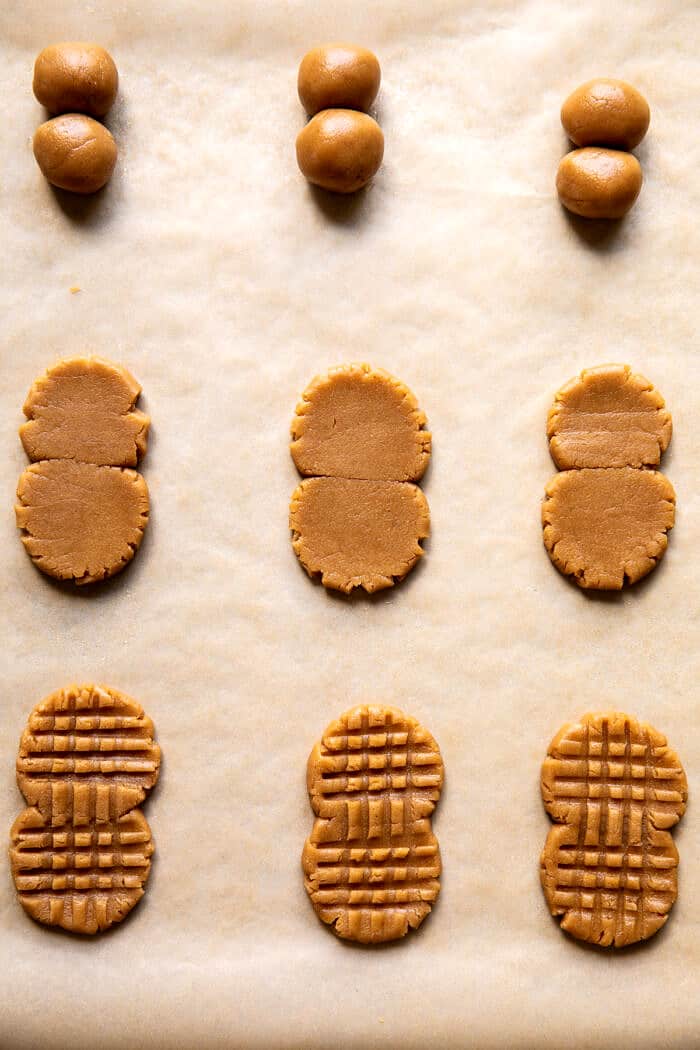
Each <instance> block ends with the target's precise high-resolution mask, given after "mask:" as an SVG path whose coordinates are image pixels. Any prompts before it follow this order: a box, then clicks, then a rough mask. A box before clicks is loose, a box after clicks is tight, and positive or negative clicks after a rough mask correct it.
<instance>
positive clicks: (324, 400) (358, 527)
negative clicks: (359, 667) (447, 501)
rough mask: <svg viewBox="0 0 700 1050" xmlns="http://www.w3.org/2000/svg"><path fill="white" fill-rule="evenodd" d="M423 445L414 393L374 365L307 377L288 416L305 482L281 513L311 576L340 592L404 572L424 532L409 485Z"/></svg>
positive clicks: (421, 501) (426, 436) (427, 444)
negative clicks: (291, 416)
mask: <svg viewBox="0 0 700 1050" xmlns="http://www.w3.org/2000/svg"><path fill="white" fill-rule="evenodd" d="M430 449H431V435H430V433H429V432H428V431H427V430H426V419H425V416H424V414H423V413H422V412H421V410H420V409H419V408H418V404H417V402H416V399H415V398H414V396H413V394H411V392H410V390H408V389H407V387H405V386H404V385H403V383H401V382H400V381H399V380H398V379H394V377H393V376H390V375H389V374H388V373H387V372H384V371H383V370H382V369H376V368H372V367H371V366H370V365H367V364H359V365H341V366H340V367H338V368H333V369H331V370H330V371H329V372H328V373H327V374H326V375H324V376H318V377H317V378H316V379H314V380H313V382H312V383H311V384H310V385H309V386H308V387H307V389H306V390H305V391H304V393H303V395H302V400H301V401H300V403H299V404H298V405H297V409H296V413H295V416H294V419H293V421H292V444H291V453H292V458H293V459H294V462H295V463H296V466H297V469H298V470H299V473H300V474H303V475H305V480H304V481H302V483H301V484H300V485H299V487H298V488H297V489H296V491H295V492H294V494H293V496H292V502H291V506H290V514H289V525H290V528H291V531H292V537H293V540H292V542H293V546H294V550H295V551H296V554H297V556H298V558H299V560H300V561H301V563H302V565H303V566H304V568H305V569H306V571H307V572H308V574H309V576H312V577H316V576H318V577H320V578H321V582H322V583H323V585H324V587H329V588H332V589H334V590H339V591H344V592H346V593H349V592H350V591H352V590H353V589H354V588H355V587H363V588H364V589H365V590H366V591H368V592H370V593H371V592H373V591H377V590H380V589H381V588H383V587H392V586H393V584H394V583H395V582H396V581H398V580H402V579H403V578H404V576H405V575H406V574H407V573H408V572H409V571H410V570H411V569H412V568H413V566H414V565H415V563H416V562H417V560H418V559H419V558H420V557H421V555H422V554H423V549H422V547H421V540H423V539H424V538H425V537H426V536H427V535H428V532H429V529H430V513H429V510H428V504H427V501H426V499H425V496H424V495H423V493H422V491H421V489H420V488H419V487H418V485H417V484H415V483H416V482H417V481H419V480H420V479H421V478H422V476H423V474H424V472H425V470H426V467H427V466H428V460H429V458H430Z"/></svg>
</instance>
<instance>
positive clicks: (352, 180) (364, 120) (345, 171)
mask: <svg viewBox="0 0 700 1050" xmlns="http://www.w3.org/2000/svg"><path fill="white" fill-rule="evenodd" d="M383 156H384V136H383V134H382V129H381V128H380V127H379V125H378V124H377V122H376V121H375V120H372V118H371V117H368V116H367V114H366V113H358V112H357V111H356V110H352V109H325V110H323V111H322V112H321V113H317V115H316V116H315V117H312V118H311V120H310V121H309V123H308V124H307V125H306V127H305V128H303V130H302V131H300V132H299V135H298V136H297V161H298V163H299V167H300V169H301V171H302V174H303V175H305V176H306V178H307V179H308V180H309V182H312V183H313V184H314V185H315V186H321V187H323V189H324V190H333V191H334V192H335V193H355V191H356V190H359V189H362V187H363V186H366V185H367V183H368V182H369V180H370V179H371V178H372V176H373V175H375V174H376V172H377V171H378V170H379V166H380V164H381V163H382V158H383Z"/></svg>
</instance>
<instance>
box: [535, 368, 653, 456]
mask: <svg viewBox="0 0 700 1050" xmlns="http://www.w3.org/2000/svg"><path fill="white" fill-rule="evenodd" d="M671 432H672V424H671V413H670V412H669V411H668V410H667V409H666V408H665V407H664V399H663V398H662V396H661V394H660V393H659V391H658V390H657V389H656V388H655V387H654V386H652V384H651V383H650V382H649V380H648V379H645V378H644V376H640V375H636V374H635V373H633V372H632V370H631V368H630V367H629V365H602V366H600V367H599V368H587V369H586V370H585V371H584V372H583V373H582V374H581V375H580V376H576V378H575V379H572V380H571V382H570V383H567V384H566V386H564V387H562V389H561V390H560V391H559V393H558V394H557V396H556V399H555V401H554V404H553V405H552V407H551V409H550V410H549V416H548V417H547V437H548V438H549V451H550V452H551V455H552V459H553V460H554V462H555V463H556V465H557V466H558V467H559V469H560V470H566V469H568V468H570V467H575V468H578V467H600V466H608V467H656V466H658V464H659V462H660V460H661V454H662V453H663V452H665V451H666V449H667V448H668V445H669V442H670V440H671Z"/></svg>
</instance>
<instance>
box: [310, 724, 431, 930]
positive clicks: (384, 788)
mask: <svg viewBox="0 0 700 1050" xmlns="http://www.w3.org/2000/svg"><path fill="white" fill-rule="evenodd" d="M442 783H443V765H442V758H441V756H440V751H439V749H438V746H437V744H436V743H435V740H434V739H433V737H432V736H431V735H430V733H429V732H428V731H427V730H426V729H424V728H423V726H421V725H420V723H418V722H417V721H416V720H415V719H414V718H410V717H409V716H407V715H404V714H403V712H401V711H399V710H398V709H397V708H395V707H384V706H380V705H378V704H377V705H375V704H368V705H362V706H360V707H354V708H352V709H351V710H350V711H347V712H346V713H345V714H344V715H343V716H342V717H341V718H340V719H338V721H336V722H331V724H330V725H329V726H328V728H327V729H326V731H325V733H324V734H323V737H322V739H321V740H320V742H319V743H318V744H316V745H315V747H314V749H313V750H312V752H311V755H310V756H309V763H308V767H307V786H308V790H309V798H310V800H311V806H312V808H313V811H314V813H315V814H316V820H315V821H314V826H313V831H312V832H311V835H310V836H309V838H308V839H307V840H306V843H305V845H304V850H303V854H302V868H303V871H304V885H305V887H306V892H307V893H308V895H309V897H310V898H311V902H312V904H313V906H314V909H315V911H316V914H317V915H318V917H319V918H320V919H321V920H322V921H323V922H326V923H328V924H329V925H331V926H332V928H333V932H334V933H336V934H337V935H338V936H339V937H342V938H345V939H347V940H352V941H359V942H360V943H362V944H377V943H379V942H382V941H391V940H396V939H397V938H399V937H403V936H405V934H406V933H407V932H408V930H409V929H416V928H417V927H418V926H420V924H421V923H422V922H423V920H424V919H425V917H426V916H427V915H428V914H429V912H430V910H431V908H432V906H433V903H434V902H435V900H436V899H437V896H438V893H439V892H440V883H439V881H438V879H439V876H440V869H441V865H440V850H439V847H438V842H437V839H436V838H435V835H434V834H433V832H432V830H431V827H430V818H431V815H432V813H433V810H434V809H435V806H436V804H437V802H438V799H439V798H440V792H441V790H442Z"/></svg>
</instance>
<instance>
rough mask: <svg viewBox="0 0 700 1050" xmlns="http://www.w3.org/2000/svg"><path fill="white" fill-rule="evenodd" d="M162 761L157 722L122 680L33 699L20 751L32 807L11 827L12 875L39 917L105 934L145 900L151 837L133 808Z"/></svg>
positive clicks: (21, 776) (22, 780)
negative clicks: (119, 685) (120, 688)
mask: <svg viewBox="0 0 700 1050" xmlns="http://www.w3.org/2000/svg"><path fill="white" fill-rule="evenodd" d="M159 767H160V748H159V747H158V745H157V744H156V743H154V741H153V723H152V722H151V720H150V718H147V717H146V716H145V715H144V713H143V710H142V708H141V707H140V706H139V705H138V704H137V703H136V702H135V701H134V700H131V699H130V697H128V696H125V695H124V694H122V693H119V692H117V691H116V690H114V689H107V688H104V687H101V686H93V685H86V686H70V687H69V688H68V689H60V690H58V692H56V693H52V694H51V695H50V696H48V697H47V698H46V699H45V700H43V701H42V702H41V703H40V704H38V705H37V706H36V707H35V708H34V710H33V711H32V713H31V715H30V716H29V723H28V725H27V728H26V729H25V731H24V733H23V734H22V739H21V741H20V748H19V755H18V757H17V784H18V786H19V789H20V791H21V792H22V795H23V796H24V799H25V801H26V803H27V805H28V807H29V808H28V809H25V810H24V812H23V813H21V814H20V816H19V817H18V818H17V820H16V821H15V823H14V825H13V827H12V831H11V833H10V839H11V848H10V863H11V866H12V875H13V878H14V881H15V886H16V889H17V893H18V896H19V900H20V903H21V904H22V907H23V908H24V909H25V911H26V912H27V913H28V914H29V915H31V917H32V918H33V919H36V920H37V922H41V923H45V924H47V925H50V926H62V927H63V928H64V929H66V930H71V931H72V932H74V933H97V932H98V931H99V930H104V929H106V928H107V927H109V926H111V925H113V924H114V923H116V922H119V921H121V919H123V918H124V916H125V915H127V914H128V912H130V911H131V909H132V908H133V907H134V905H135V904H136V903H137V902H138V901H139V900H140V899H141V897H142V896H143V893H144V889H143V887H144V884H145V882H146V880H147V879H148V875H149V871H150V866H151V862H150V857H151V855H152V854H153V842H152V840H151V831H150V828H149V827H148V824H147V822H146V819H145V817H144V816H143V813H142V812H141V811H140V810H139V809H136V808H135V807H136V806H138V804H139V803H140V802H142V801H143V799H144V798H145V796H146V794H147V793H148V791H150V789H151V788H152V787H153V785H154V784H155V783H156V781H157V779H158V772H159Z"/></svg>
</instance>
